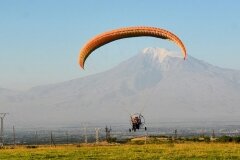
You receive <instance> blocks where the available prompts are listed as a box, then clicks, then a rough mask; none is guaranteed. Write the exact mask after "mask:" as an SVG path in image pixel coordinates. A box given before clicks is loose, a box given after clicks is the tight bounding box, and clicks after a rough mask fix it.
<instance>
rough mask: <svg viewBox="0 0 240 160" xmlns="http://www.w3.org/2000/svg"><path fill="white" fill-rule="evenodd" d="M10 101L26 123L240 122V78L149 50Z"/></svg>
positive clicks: (9, 107)
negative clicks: (137, 117)
mask: <svg viewBox="0 0 240 160" xmlns="http://www.w3.org/2000/svg"><path fill="white" fill-rule="evenodd" d="M15 99H17V100H18V101H17V102H16V101H11V100H10V101H7V102H6V101H4V106H6V107H5V109H6V110H9V112H12V113H13V114H15V118H16V119H17V118H20V117H21V118H23V117H24V118H23V122H24V123H28V120H31V121H32V122H31V123H34V122H39V123H61V124H63V123H78V122H82V121H97V122H100V121H101V122H105V123H106V122H108V123H110V122H117V121H118V122H127V121H128V116H129V113H134V112H141V111H142V110H144V111H143V114H144V115H145V118H146V119H147V120H148V121H180V120H191V121H192V120H227V121H228V120H236V119H237V118H238V117H239V116H240V108H239V104H240V72H239V71H235V70H230V69H223V68H219V67H215V66H212V65H210V64H208V63H205V62H203V61H200V60H197V59H195V58H193V57H191V56H189V57H188V58H187V60H186V61H184V60H183V58H182V57H181V55H180V54H179V53H173V52H170V51H167V50H165V49H159V48H146V49H144V50H143V51H142V52H141V53H139V54H138V55H136V56H135V57H132V58H130V59H129V60H127V61H125V62H123V63H121V64H119V65H118V66H117V67H115V68H113V69H111V70H109V71H106V72H103V73H99V74H96V75H92V76H88V77H84V78H79V79H75V80H71V81H67V82H63V83H58V84H53V85H46V86H40V87H35V88H32V89H31V90H29V91H27V92H24V93H21V94H20V95H19V94H18V95H16V96H15Z"/></svg>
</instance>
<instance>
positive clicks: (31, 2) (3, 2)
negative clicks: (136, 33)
mask: <svg viewBox="0 0 240 160" xmlns="http://www.w3.org/2000/svg"><path fill="white" fill-rule="evenodd" d="M239 6H240V1H238V0H235V1H234V0H225V1H224V0H211V1H209V0H194V1H193V0H184V1H180V0H174V1H173V0H166V1H161V0H141V1H139V0H131V1H130V0H121V1H113V0H86V1H83V0H76V1H74V0H15V1H14V0H0V88H11V89H20V90H24V89H28V88H30V87H32V86H36V85H42V84H48V83H56V82H61V81H65V80H70V79H74V78H78V77H82V76H86V75H88V74H92V73H95V72H99V71H103V70H106V69H107V68H111V67H113V66H114V65H117V64H119V63H120V62H121V61H123V60H125V59H128V58H129V57H131V56H133V55H135V54H137V53H138V52H139V51H140V50H142V49H143V48H145V47H162V48H167V49H170V50H176V51H180V50H179V49H178V48H177V47H176V46H175V45H174V44H172V43H169V42H166V41H164V40H159V39H155V38H132V39H125V40H120V41H116V42H113V43H110V44H108V45H106V46H104V47H102V48H100V49H98V50H97V51H95V52H94V54H93V55H92V56H90V58H89V59H88V61H87V62H86V70H85V71H83V70H81V69H80V67H79V66H78V64H77V58H78V54H79V50H80V48H81V47H82V45H83V44H84V43H85V42H86V41H88V40H89V39H90V38H91V37H92V36H95V35H96V34H99V33H101V32H104V31H106V30H111V29H115V28H119V27H123V26H136V25H146V26H155V27H160V28H164V29H167V30H170V31H172V32H173V33H175V34H176V35H178V36H179V37H180V38H181V39H182V40H183V42H184V43H185V45H186V48H187V51H188V54H189V55H191V56H194V57H196V58H199V59H202V60H204V61H206V62H209V63H211V64H214V65H217V66H220V67H224V68H233V69H238V70H240V43H239V42H240V37H239V36H240V9H239Z"/></svg>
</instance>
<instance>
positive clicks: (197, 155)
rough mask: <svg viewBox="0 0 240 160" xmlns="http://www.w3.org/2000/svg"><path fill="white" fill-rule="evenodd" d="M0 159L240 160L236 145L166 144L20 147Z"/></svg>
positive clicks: (4, 152)
mask: <svg viewBox="0 0 240 160" xmlns="http://www.w3.org/2000/svg"><path fill="white" fill-rule="evenodd" d="M0 159H1V160H2V159H7V160H11V159H19V160H25V159H27V160H30V159H44V160H47V159H56V160H57V159H65V160H75V159H79V160H81V159H119V160H124V159H151V160H153V159H161V160H162V159H212V160H215V159H240V144H237V143H205V142H186V143H163V144H146V145H137V144H122V145H78V146H77V145H68V146H57V147H50V146H39V147H38V148H27V147H26V146H17V147H15V148H10V147H7V148H5V149H0Z"/></svg>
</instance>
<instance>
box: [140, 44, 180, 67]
mask: <svg viewBox="0 0 240 160" xmlns="http://www.w3.org/2000/svg"><path fill="white" fill-rule="evenodd" d="M142 54H144V55H149V56H151V57H152V59H153V60H157V61H159V62H160V63H161V62H163V60H164V59H165V58H166V57H177V58H181V55H180V54H179V53H176V52H172V51H169V50H167V49H165V48H154V47H148V48H144V49H143V50H142Z"/></svg>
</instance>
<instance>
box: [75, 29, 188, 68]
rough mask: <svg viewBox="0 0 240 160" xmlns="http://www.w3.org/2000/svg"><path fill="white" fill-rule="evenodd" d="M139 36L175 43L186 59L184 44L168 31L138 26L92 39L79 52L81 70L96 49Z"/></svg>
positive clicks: (116, 30) (109, 32) (113, 31)
mask: <svg viewBox="0 0 240 160" xmlns="http://www.w3.org/2000/svg"><path fill="white" fill-rule="evenodd" d="M140 36H150V37H156V38H161V39H167V40H170V41H172V42H174V43H176V44H177V45H178V46H179V47H180V48H181V51H182V54H183V58H184V60H185V59H186V57H187V51H186V48H185V46H184V44H183V43H182V41H181V40H180V39H179V38H178V37H177V36H176V35H174V34H173V33H171V32H170V31H167V30H164V29H161V28H155V27H145V26H139V27H125V28H119V29H115V30H112V31H108V32H104V33H102V34H99V35H97V36H95V37H93V38H92V39H91V40H89V41H88V42H87V43H86V44H85V45H84V46H83V48H82V49H81V50H80V54H79V58H78V63H79V64H80V66H81V67H82V68H84V63H85V61H86V59H87V57H88V56H89V55H90V54H91V53H92V52H93V51H94V50H96V49H97V48H99V47H101V46H103V45H105V44H107V43H110V42H112V41H115V40H118V39H123V38H129V37H140Z"/></svg>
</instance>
